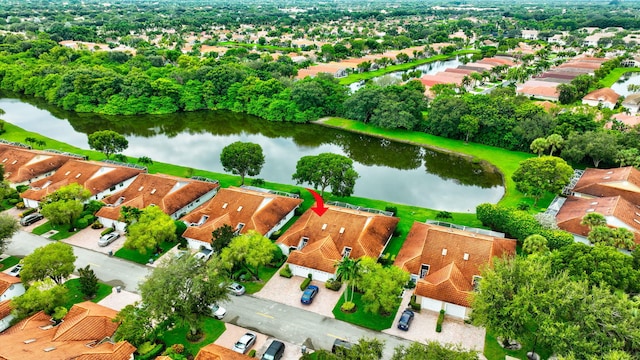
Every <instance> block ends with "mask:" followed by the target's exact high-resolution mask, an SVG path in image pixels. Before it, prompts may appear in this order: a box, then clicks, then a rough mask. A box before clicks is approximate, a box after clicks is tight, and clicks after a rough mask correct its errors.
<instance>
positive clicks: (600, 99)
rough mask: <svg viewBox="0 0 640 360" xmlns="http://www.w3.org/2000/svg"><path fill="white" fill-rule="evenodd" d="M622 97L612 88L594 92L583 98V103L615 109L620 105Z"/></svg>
mask: <svg viewBox="0 0 640 360" xmlns="http://www.w3.org/2000/svg"><path fill="white" fill-rule="evenodd" d="M619 98H620V95H618V93H616V92H615V91H613V90H611V89H610V88H602V89H598V90H594V91H592V92H590V93H588V94H587V95H585V96H584V97H583V98H582V103H583V104H585V105H589V106H602V107H604V108H607V109H613V108H614V107H615V106H616V104H617V103H618V99H619Z"/></svg>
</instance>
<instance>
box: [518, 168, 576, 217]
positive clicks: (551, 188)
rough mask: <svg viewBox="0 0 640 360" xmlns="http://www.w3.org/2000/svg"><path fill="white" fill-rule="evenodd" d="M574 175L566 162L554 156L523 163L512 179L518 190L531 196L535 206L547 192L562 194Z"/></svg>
mask: <svg viewBox="0 0 640 360" xmlns="http://www.w3.org/2000/svg"><path fill="white" fill-rule="evenodd" d="M572 175H573V169H572V168H571V166H569V165H568V164H567V162H566V161H564V160H562V159H560V158H558V157H554V156H541V157H537V158H530V159H527V160H524V161H522V162H521V163H520V166H519V167H518V168H517V169H516V171H515V172H514V173H513V175H512V179H513V181H514V182H515V183H516V189H518V191H520V192H522V193H524V194H526V195H529V196H531V197H532V198H533V199H534V205H535V204H537V203H538V200H539V199H540V198H541V197H542V196H543V195H544V194H545V192H550V193H553V194H558V193H560V191H561V190H562V188H563V187H565V186H566V185H567V184H569V181H570V180H571V176H572Z"/></svg>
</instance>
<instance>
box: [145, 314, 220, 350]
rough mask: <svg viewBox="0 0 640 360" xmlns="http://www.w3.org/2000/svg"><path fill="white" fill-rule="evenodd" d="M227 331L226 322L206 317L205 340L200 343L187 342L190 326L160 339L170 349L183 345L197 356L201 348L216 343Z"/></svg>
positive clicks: (167, 332) (204, 323) (203, 326)
mask: <svg viewBox="0 0 640 360" xmlns="http://www.w3.org/2000/svg"><path fill="white" fill-rule="evenodd" d="M226 329H227V327H226V326H225V324H224V322H222V321H220V320H216V319H214V318H211V317H206V318H205V319H204V321H203V322H202V332H203V333H204V338H203V339H202V340H200V341H199V342H195V343H193V342H189V341H187V340H186V338H187V332H188V331H189V326H177V327H175V328H174V329H172V330H169V331H166V332H164V333H162V334H160V335H159V336H158V338H159V339H160V340H162V341H164V343H165V345H166V346H167V347H170V346H171V345H173V344H182V345H184V348H185V350H186V351H188V352H189V353H190V354H192V355H195V354H197V353H198V351H200V348H202V347H204V346H205V345H209V344H211V343H212V342H214V341H216V340H217V339H218V338H219V337H220V335H222V333H223V332H224V331H225V330H226Z"/></svg>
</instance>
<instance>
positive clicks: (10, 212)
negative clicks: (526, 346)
mask: <svg viewBox="0 0 640 360" xmlns="http://www.w3.org/2000/svg"><path fill="white" fill-rule="evenodd" d="M26 210H27V209H16V208H15V207H12V208H11V209H8V210H5V211H3V213H4V214H7V215H11V216H13V217H14V218H16V219H18V221H20V219H21V218H20V214H22V213H23V212H25V211H26ZM46 222H47V219H40V220H38V221H36V222H35V223H33V224H31V225H29V226H22V225H20V227H21V228H22V230H24V231H27V232H32V231H33V229H34V228H37V227H38V226H40V225H42V224H44V223H46Z"/></svg>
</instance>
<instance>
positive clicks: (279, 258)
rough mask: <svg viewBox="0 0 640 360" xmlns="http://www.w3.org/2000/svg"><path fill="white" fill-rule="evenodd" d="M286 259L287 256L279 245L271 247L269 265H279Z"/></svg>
mask: <svg viewBox="0 0 640 360" xmlns="http://www.w3.org/2000/svg"><path fill="white" fill-rule="evenodd" d="M286 260H287V257H286V256H285V255H284V253H283V252H282V249H281V248H280V246H276V247H274V248H273V257H272V258H271V262H270V263H269V265H271V266H273V267H280V266H281V265H282V263H284V262H285V261H286Z"/></svg>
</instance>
